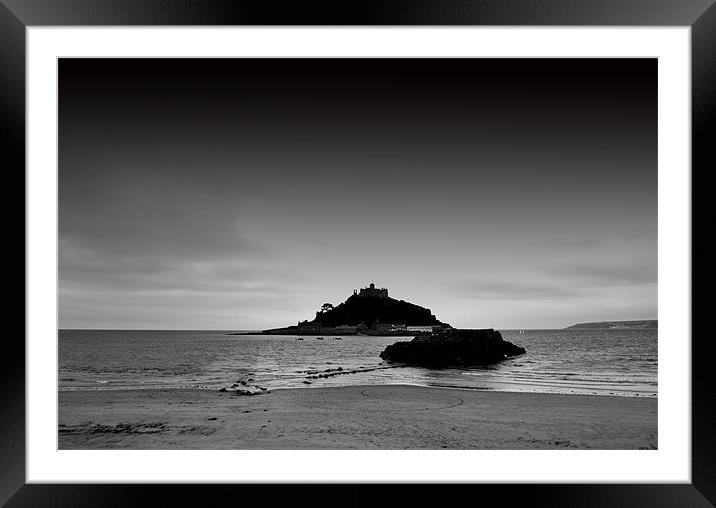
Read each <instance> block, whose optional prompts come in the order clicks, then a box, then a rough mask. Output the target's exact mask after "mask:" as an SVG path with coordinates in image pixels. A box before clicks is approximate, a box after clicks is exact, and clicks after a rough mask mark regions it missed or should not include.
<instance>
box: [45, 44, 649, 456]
mask: <svg viewBox="0 0 716 508" xmlns="http://www.w3.org/2000/svg"><path fill="white" fill-rule="evenodd" d="M58 75H59V78H58V104H59V111H58V115H59V124H58V132H59V138H58V145H59V148H58V150H59V153H58V156H59V165H58V177H59V178H58V182H59V184H58V193H59V194H58V200H59V224H58V228H59V233H58V234H59V248H58V272H59V273H58V275H59V295H58V303H59V330H58V373H57V375H58V389H59V393H58V399H59V404H58V428H57V433H58V446H59V448H60V449H61V450H73V449H142V450H157V449H258V450H275V449H283V450H286V449H288V450H313V449H346V450H349V449H377V450H406V449H419V450H433V449H435V450H439V449H452V450H478V449H483V450H485V449H487V450H490V449H503V450H525V449H559V450H562V449H601V450H649V449H657V448H658V433H657V400H658V397H657V394H658V386H657V371H658V365H657V337H658V321H657V319H658V312H657V308H658V307H657V229H658V217H657V59H655V58H639V59H633V58H620V59H600V58H584V59H567V58H556V59H550V58H525V59H521V58H504V59H502V58H485V59H483V58H405V59H402V58H365V59H363V58H345V59H331V58H206V59H204V58H196V59H183V58H175V59H154V58H134V59H121V58H120V59H117V58H103V59H89V58H60V59H59V60H58Z"/></svg>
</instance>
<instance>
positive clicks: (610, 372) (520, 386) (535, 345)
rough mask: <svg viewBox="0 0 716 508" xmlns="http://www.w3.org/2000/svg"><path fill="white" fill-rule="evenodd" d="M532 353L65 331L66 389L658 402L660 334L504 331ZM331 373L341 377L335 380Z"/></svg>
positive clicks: (329, 339)
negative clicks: (453, 362) (372, 391)
mask: <svg viewBox="0 0 716 508" xmlns="http://www.w3.org/2000/svg"><path fill="white" fill-rule="evenodd" d="M500 332H501V333H502V336H503V338H504V339H505V340H509V341H510V342H513V343H515V344H517V345H519V346H522V347H524V348H525V349H526V350H527V354H525V355H521V356H517V357H513V358H510V359H507V360H505V361H503V362H500V363H498V364H495V365H491V366H487V367H473V368H448V369H427V368H418V367H406V366H396V365H393V364H390V363H387V362H384V361H383V360H382V359H381V358H380V356H379V355H380V352H381V351H382V350H383V349H384V348H385V347H386V346H387V345H388V344H392V343H394V342H396V341H399V340H410V338H409V337H377V336H340V337H339V336H323V337H320V338H319V337H317V336H302V337H297V336H290V335H279V336H268V335H260V334H247V335H231V334H230V333H236V332H234V331H231V332H230V331H196V330H166V331H164V330H60V331H59V340H58V387H59V390H61V391H63V390H122V389H154V388H193V389H206V390H218V389H221V388H227V389H232V387H233V388H240V389H243V388H245V387H250V388H252V389H266V390H272V389H277V388H312V387H326V386H347V385H384V384H410V385H419V386H436V387H451V388H463V389H473V390H489V391H508V392H539V393H567V394H569V393H571V394H585V395H606V396H630V397H656V396H657V336H658V329H560V330H543V329H541V330H500ZM327 374H331V375H327Z"/></svg>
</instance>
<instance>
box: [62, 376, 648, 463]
mask: <svg viewBox="0 0 716 508" xmlns="http://www.w3.org/2000/svg"><path fill="white" fill-rule="evenodd" d="M58 438H59V448H60V449H148V450H152V449H264V450H269V449H294V450H298V449H383V450H396V449H515V450H517V449H519V450H522V449H608V450H616V449H620V450H621V449H653V448H656V447H657V399H655V398H632V397H605V396H586V395H559V394H537V393H507V392H484V391H475V390H460V389H450V388H427V387H418V386H407V385H388V386H348V387H335V388H305V389H292V390H275V391H272V392H270V393H264V394H261V395H253V396H246V395H235V394H233V393H232V392H225V393H220V392H215V391H205V390H182V389H171V390H118V391H111V390H107V391H99V390H97V391H66V392H60V393H59V429H58Z"/></svg>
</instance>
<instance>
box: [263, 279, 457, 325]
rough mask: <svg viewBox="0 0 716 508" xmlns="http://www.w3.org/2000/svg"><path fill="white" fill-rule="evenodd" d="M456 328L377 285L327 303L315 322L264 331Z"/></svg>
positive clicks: (313, 320)
mask: <svg viewBox="0 0 716 508" xmlns="http://www.w3.org/2000/svg"><path fill="white" fill-rule="evenodd" d="M445 328H452V327H451V326H450V325H449V324H447V323H443V322H441V321H439V320H438V319H437V318H436V317H435V316H434V315H433V313H432V312H431V311H430V309H427V308H425V307H421V306H419V305H415V304H413V303H410V302H406V301H404V300H396V299H395V298H391V297H390V296H389V295H388V290H387V289H386V288H376V287H375V284H373V283H371V284H370V285H369V286H367V287H364V288H362V289H360V290H354V291H353V294H352V295H351V296H349V297H348V299H347V300H346V301H345V302H343V303H340V304H338V305H336V306H334V305H333V304H331V303H324V304H323V305H322V306H321V309H320V310H319V311H317V312H316V316H315V318H313V319H312V320H311V321H308V320H306V321H299V322H298V324H296V325H293V326H287V327H284V328H273V329H271V330H263V331H262V332H261V333H263V334H266V335H331V334H336V335H383V336H386V335H387V336H392V335H395V336H416V335H420V334H429V333H432V332H433V331H437V330H442V329H445Z"/></svg>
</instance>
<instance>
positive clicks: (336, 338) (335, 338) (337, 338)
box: [333, 337, 343, 340]
mask: <svg viewBox="0 0 716 508" xmlns="http://www.w3.org/2000/svg"><path fill="white" fill-rule="evenodd" d="M333 340H343V339H341V338H340V337H333Z"/></svg>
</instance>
